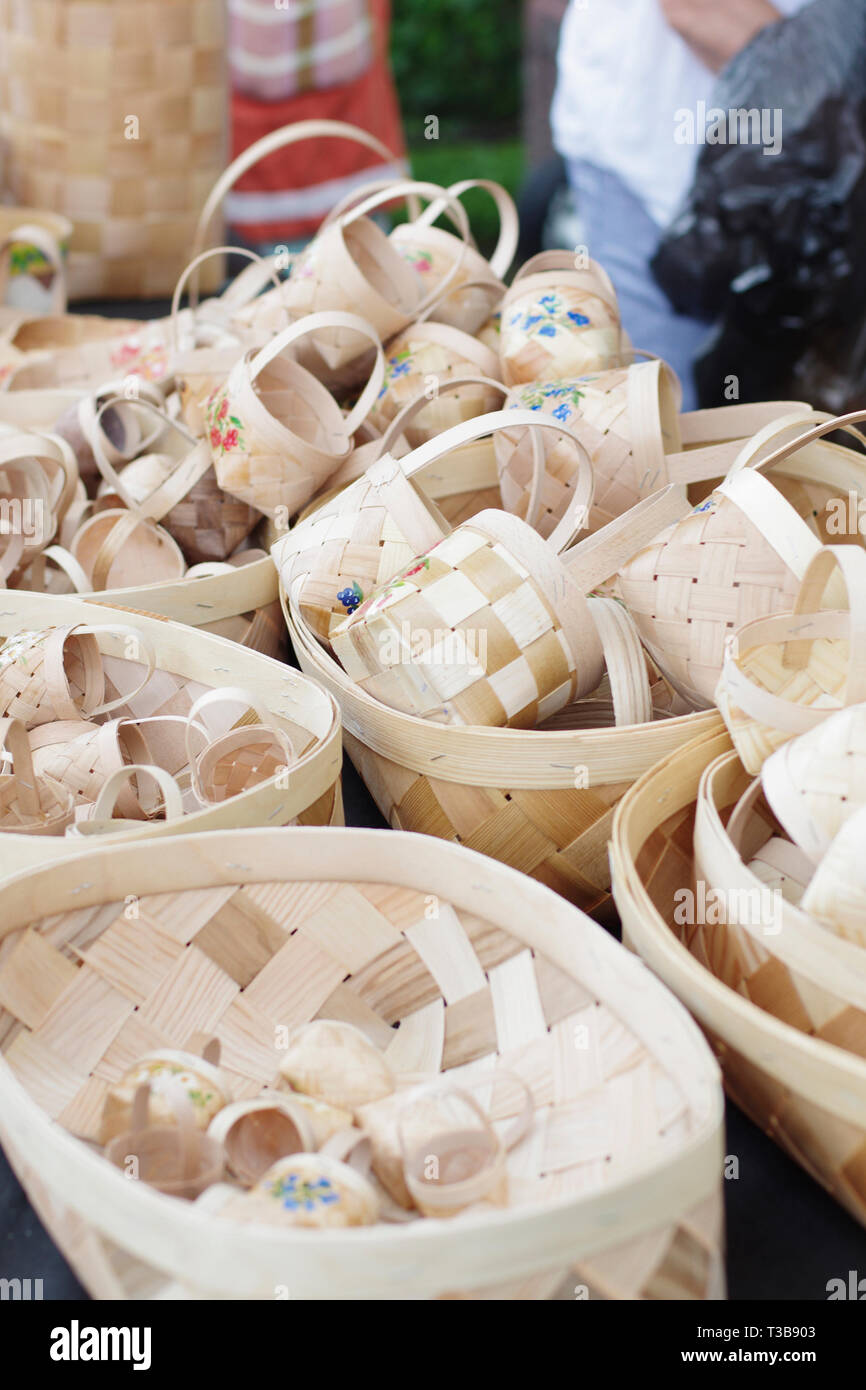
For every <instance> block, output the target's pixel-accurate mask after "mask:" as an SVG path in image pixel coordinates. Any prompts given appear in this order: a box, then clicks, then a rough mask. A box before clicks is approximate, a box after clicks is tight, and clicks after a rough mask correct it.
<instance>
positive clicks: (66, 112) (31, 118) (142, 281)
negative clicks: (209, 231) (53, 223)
mask: <svg viewBox="0 0 866 1390" xmlns="http://www.w3.org/2000/svg"><path fill="white" fill-rule="evenodd" d="M0 39H2V41H0V76H2V98H3V99H2V102H0V111H2V116H0V132H2V135H3V142H4V145H5V161H4V163H5V177H6V181H7V183H8V186H9V191H10V192H11V193H12V195H13V196H14V197H15V198H16V200H17V201H18V202H21V203H26V204H30V205H31V206H33V207H38V208H48V209H51V210H52V211H54V212H57V213H61V214H63V215H65V216H67V217H69V218H70V219H71V221H72V223H73V224H74V232H73V235H72V239H71V244H70V250H69V288H70V294H71V297H72V298H76V297H78V298H87V297H97V296H107V297H117V298H120V297H133V296H141V297H143V298H148V297H151V298H152V297H156V296H159V295H162V294H166V293H169V292H170V291H171V289H172V288H173V286H174V282H175V280H176V279H177V276H178V274H179V273H180V270H181V269H182V267H183V265H184V264H185V261H186V257H187V254H188V248H189V246H190V244H191V242H192V238H193V233H194V230H195V225H196V216H197V213H198V210H199V208H200V207H201V205H202V203H203V202H204V199H205V197H206V195H207V192H208V189H209V188H210V186H211V184H212V183H213V181H214V179H215V178H216V176H217V174H218V173H219V172H220V170H221V169H222V166H223V163H224V160H225V144H226V119H227V114H226V113H227V109H228V79H227V71H226V63H225V20H224V15H223V10H222V7H221V6H220V5H213V4H212V3H211V2H210V0H145V3H143V4H142V3H140V4H135V5H125V4H118V3H114V2H113V0H96V3H93V4H87V5H68V4H63V3H56V0H35V2H34V3H32V4H26V5H20V4H11V3H10V4H4V5H3V7H2V10H0ZM214 270H215V268H214V267H211V268H210V274H211V275H212V276H213V274H214Z"/></svg>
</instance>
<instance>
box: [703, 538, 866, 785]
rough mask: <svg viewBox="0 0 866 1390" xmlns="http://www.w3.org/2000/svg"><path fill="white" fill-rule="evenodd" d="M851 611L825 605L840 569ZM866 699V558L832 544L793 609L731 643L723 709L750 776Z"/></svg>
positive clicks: (721, 690) (751, 626)
mask: <svg viewBox="0 0 866 1390" xmlns="http://www.w3.org/2000/svg"><path fill="white" fill-rule="evenodd" d="M837 570H838V571H839V572H840V573H841V577H842V579H843V581H844V585H845V591H846V597H847V600H848V608H847V610H838V609H837V610H829V609H826V608H822V607H821V603H822V600H823V597H824V592H825V590H826V588H827V585H828V583H829V581H830V580H831V579H832V578H833V576H834V573H835V572H836V571H837ZM864 701H866V554H864V552H863V551H862V550H861V549H860V547H859V546H855V545H844V546H843V545H837V546H825V547H824V549H823V550H820V551H819V552H818V554H817V555H816V556H815V558H814V559H813V560H812V561H811V563H810V564H809V566H808V568H807V570H806V573H805V574H804V576H803V583H802V585H801V587H800V591H799V593H798V594H797V598H796V601H795V603H794V607H793V611H792V612H791V613H790V614H780V615H778V616H777V617H773V618H759V619H757V620H756V621H754V622H751V623H746V625H745V626H744V627H742V628H740V630H739V631H738V632H736V633H734V634H733V635H732V636H731V637H730V638H729V639H728V643H727V645H726V649H725V662H724V666H723V667H722V673H721V676H720V677H719V684H718V686H717V688H716V703H717V705H718V707H719V709H720V711H721V713H722V715H723V717H724V720H725V723H726V724H727V726H728V731H729V733H730V735H731V738H732V739H733V742H734V747H735V748H736V750H737V753H738V754H739V756H740V760H741V762H742V764H743V766H744V767H745V769H746V771H747V772H752V773H758V772H760V770H761V767H762V766H763V763H764V761H765V759H767V758H768V757H769V756H770V754H771V753H774V752H775V750H776V749H778V748H780V747H781V746H782V745H783V744H784V743H787V742H788V740H789V739H791V738H795V737H797V736H798V735H800V734H805V733H807V732H808V731H809V730H810V729H814V728H816V727H817V726H818V725H819V724H820V723H821V722H822V721H823V720H825V719H826V718H827V717H828V716H829V715H830V714H832V713H833V712H834V711H835V710H839V709H842V708H843V707H844V706H846V705H857V704H862V703H863V702H864Z"/></svg>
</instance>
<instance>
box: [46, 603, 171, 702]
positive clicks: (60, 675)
mask: <svg viewBox="0 0 866 1390" xmlns="http://www.w3.org/2000/svg"><path fill="white" fill-rule="evenodd" d="M101 632H107V633H111V634H113V635H114V636H119V637H125V638H126V639H127V640H132V641H134V642H135V643H136V645H137V647H138V649H139V652H140V654H141V656H142V657H143V661H144V666H145V674H144V678H143V679H142V680H141V681H140V682H139V684H138V685H137V686H136V687H135V689H134V690H132V691H128V692H127V693H126V694H125V695H120V696H118V698H117V699H115V700H107V701H103V699H102V697H103V695H104V693H105V673H104V670H103V666H102V653H101V652H100V651H99V647H98V645H97V644H96V643H95V642H94V643H89V642H83V643H82V644H81V649H82V657H83V661H84V669H85V702H84V704H83V705H82V706H81V708H79V707H78V706H77V705H76V704H74V702H73V701H72V700H71V699H70V697H69V683H68V681H67V679H66V671H65V667H64V662H63V648H64V646H65V644H66V640H67V638H68V637H71V636H76V637H96V636H98V634H99V633H101ZM135 660H136V661H138V660H139V657H136V658H135ZM44 669H45V684H46V686H47V687H48V692H49V695H50V696H51V700H52V703H53V705H54V707H55V709H56V710H57V712H58V717H59V718H60V719H95V718H97V716H99V715H101V714H108V713H109V712H110V711H111V710H114V709H119V708H120V706H121V705H125V704H128V703H129V701H130V700H134V699H135V697H136V695H139V694H140V693H141V691H142V690H143V689H144V687H145V686H146V685H147V683H148V681H149V680H150V678H151V676H152V675H153V673H154V670H155V669H156V653H155V652H154V649H153V644H152V642H151V640H150V638H149V637H145V635H144V633H142V632H139V630H138V629H137V628H134V627H128V626H127V625H126V624H125V623H93V624H89V623H74V624H73V625H72V626H71V627H61V628H53V629H52V631H51V632H50V633H49V635H48V638H47V640H46V642H45V667H44ZM88 685H89V687H90V690H91V699H95V700H96V704H95V706H93V707H92V708H91V707H89V706H90V700H88V699H87V688H88ZM61 711H65V712H61Z"/></svg>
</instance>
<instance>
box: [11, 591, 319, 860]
mask: <svg viewBox="0 0 866 1390" xmlns="http://www.w3.org/2000/svg"><path fill="white" fill-rule="evenodd" d="M202 582H204V581H202ZM3 610H4V611H3V614H2V617H0V638H6V637H9V636H12V635H15V634H27V633H32V632H33V631H34V630H35V631H40V630H41V629H42V628H43V627H44V625H45V624H46V623H49V622H53V623H57V622H59V621H64V622H65V624H66V626H67V627H68V626H72V625H75V624H82V623H84V624H91V623H92V620H93V618H94V616H95V615H96V614H97V613H99V614H100V617H101V619H102V622H101V623H99V624H94V625H93V626H92V627H91V628H90V630H91V631H92V632H93V633H94V636H93V638H92V641H93V642H94V643H95V644H96V645H97V646H98V650H99V653H100V654H101V661H102V668H103V671H104V675H105V682H106V695H107V696H108V697H109V700H110V701H111V702H112V703H114V702H116V707H115V708H114V709H113V710H112V713H113V714H114V715H115V717H117V718H123V719H128V720H134V721H136V722H137V726H142V721H143V728H144V731H145V734H144V735H143V737H145V738H146V739H149V740H151V741H153V739H154V737H155V734H154V726H153V725H148V723H147V720H148V719H149V718H152V717H154V716H168V715H170V716H173V717H177V716H185V715H186V714H188V712H189V710H190V708H191V707H192V705H193V702H194V700H195V699H196V698H197V697H198V696H199V695H203V694H204V693H205V692H206V691H207V690H209V689H214V688H217V687H223V686H225V685H226V684H227V683H231V684H233V685H234V684H237V685H238V686H242V687H244V688H247V689H251V690H252V691H254V692H255V695H256V697H257V701H258V703H259V704H261V705H263V706H264V707H265V709H266V710H267V711H268V714H269V716H270V718H271V720H272V721H273V722H274V723H275V724H276V725H277V726H278V727H279V729H280V730H282V732H283V733H284V734H285V735H286V736H287V737H288V739H289V741H290V743H291V745H292V747H293V750H294V753H295V759H296V760H295V761H294V762H293V764H292V766H291V768H290V769H289V770H288V773H286V772H285V771H283V772H282V774H281V773H280V772H276V773H275V775H274V776H271V777H269V778H268V780H267V781H265V782H262V783H260V784H259V785H253V786H250V787H249V788H248V790H246V791H243V792H241V793H240V794H239V795H237V796H234V797H231V798H230V799H227V800H223V801H220V802H219V804H217V805H210V806H207V807H204V808H199V809H196V808H195V806H194V805H193V806H192V807H189V806H188V807H187V814H186V815H185V816H184V817H183V819H182V821H181V822H177V821H170V820H169V821H143V822H142V823H141V829H140V834H141V836H142V837H147V838H148V839H150V838H153V837H161V836H166V835H172V834H177V833H178V829H179V828H180V827H181V826H182V828H183V829H184V830H188V831H189V832H192V831H194V830H199V829H201V830H205V829H208V828H221V827H227V826H240V825H257V824H271V825H287V824H289V823H291V822H298V823H299V824H302V825H303V824H325V825H330V824H341V823H342V817H343V810H342V800H341V794H340V783H339V778H340V770H341V747H340V720H339V713H338V710H337V706H336V702H335V701H334V700H333V698H332V697H331V696H330V695H329V694H327V693H326V692H325V691H323V690H321V689H320V688H319V687H318V686H317V685H315V684H314V683H313V682H311V681H309V680H307V678H306V677H305V676H302V675H300V674H299V673H298V672H297V671H295V670H293V669H292V668H290V667H288V666H284V665H283V664H282V663H280V662H275V661H272V660H269V659H268V658H267V657H265V656H262V655H260V654H259V653H258V652H255V651H252V650H247V649H245V648H243V647H241V646H238V645H237V644H236V643H233V642H230V641H228V640H226V639H225V638H220V637H217V636H214V635H212V634H210V633H204V632H201V631H198V630H196V629H193V628H189V627H182V626H180V624H177V623H172V622H169V621H167V620H165V619H162V618H156V617H151V616H148V615H146V614H140V613H130V612H122V613H120V612H114V611H113V610H111V609H109V608H103V609H102V610H100V609H96V608H95V607H94V606H93V605H92V604H91V603H88V602H85V601H84V600H82V599H77V598H66V597H62V598H54V597H51V598H48V597H45V596H43V595H41V594H28V593H24V592H17V591H10V592H8V593H7V594H5V595H4V601H3ZM110 623H117V624H119V626H117V628H116V629H115V628H113V627H111V626H107V625H108V624H110ZM130 634H131V635H132V637H133V638H134V639H136V640H135V644H134V646H133V647H132V648H131V647H130ZM85 640H86V639H85ZM148 650H151V651H152V653H153V657H154V664H155V673H154V675H153V676H152V677H151V678H150V680H148V681H147V682H146V683H144V684H143V685H142V680H143V677H144V676H145V675H146V673H147V665H146V660H145V655H146V653H147V651H148ZM131 652H132V655H131V654H130V653H131ZM72 676H73V680H74V681H75V682H76V685H75V687H74V688H73V693H74V691H75V689H78V690H80V689H81V688H82V687H81V685H80V684H78V683H77V682H78V674H77V672H76V671H73V673H72ZM82 678H83V677H82ZM139 686H141V687H142V688H141V689H140V691H138V693H136V691H137V688H138V687H139ZM87 707H88V708H90V707H91V706H90V705H88V706H87ZM76 712H77V710H76V709H74V710H73V713H76ZM61 713H62V711H61ZM229 714H231V710H229ZM78 717H79V719H80V714H79V715H78ZM205 717H206V719H207V724H208V729H209V732H211V733H213V734H218V733H222V732H225V731H226V730H227V728H228V727H229V726H228V723H227V722H226V721H227V718H228V716H227V715H226V714H223V716H222V722H217V721H216V716H215V715H214V716H212V715H211V713H210V712H209V711H208V712H206V716H205ZM244 717H245V716H242V719H243V718H244ZM253 717H255V716H253ZM179 722H180V724H181V725H182V720H181V721H179ZM232 722H234V723H237V722H238V720H237V708H235V711H234V718H233V720H232ZM247 722H251V721H250V720H249V719H247ZM40 727H44V726H40ZM129 727H130V726H128V725H127V726H126V728H127V730H128V729H129ZM166 727H167V726H166ZM86 729H87V725H84V726H83V729H77V728H75V727H74V726H73V728H71V729H68V730H67V729H64V730H63V731H62V733H63V738H62V739H61V741H60V743H59V745H58V744H57V743H55V744H51V745H50V746H49V748H48V751H49V752H50V754H51V756H52V757H54V756H55V754H57V755H59V754H60V751H61V750H62V749H63V748H64V747H68V745H69V741H70V738H71V737H72V738H74V737H76V735H78V734H80V733H81V732H86ZM37 732H38V731H37ZM100 733H101V734H103V735H104V733H105V730H104V726H102V727H101V728H100ZM161 737H162V735H161ZM165 737H166V738H167V737H168V735H167V734H166V735H165ZM172 737H173V742H172V740H169V745H168V746H173V747H174V749H175V753H174V756H175V758H176V762H175V764H174V766H169V767H168V770H169V771H170V772H172V773H176V772H177V771H180V770H181V769H182V768H183V766H184V763H185V753H184V749H183V733H182V728H181V732H180V735H179V737H175V736H172ZM36 756H37V762H38V761H39V759H40V757H41V754H40V753H37V755H36ZM64 756H65V755H64ZM135 760H136V761H139V762H146V763H147V762H151V761H153V758H152V757H151V756H149V755H148V754H147V751H146V749H143V750H142V752H141V755H140V756H137V757H136V758H135ZM112 770H114V769H113V768H110V769H109V771H112ZM150 794H151V795H152V792H151V793H150ZM121 797H123V793H121ZM124 804H125V803H124V801H123V800H121V803H120V809H121V811H123V807H124ZM133 814H135V812H133ZM139 814H140V813H139ZM33 843H34V845H35V841H34V842H33ZM84 847H85V841H84V839H78V838H76V840H74V841H73V840H68V839H64V840H61V839H56V838H53V837H52V838H50V839H42V840H40V842H39V846H38V849H37V848H33V847H30V846H29V842H28V840H24V839H21V838H19V837H16V836H14V835H5V836H3V842H2V844H0V877H4V876H5V875H6V874H8V873H10V872H15V871H17V870H18V869H19V868H20V867H21V866H22V865H23V864H29V863H34V862H39V861H40V860H45V859H48V858H51V859H55V858H58V857H63V856H65V855H68V854H78V853H80V852H81V850H82V848H84Z"/></svg>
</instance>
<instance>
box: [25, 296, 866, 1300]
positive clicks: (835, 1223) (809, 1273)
mask: <svg viewBox="0 0 866 1390" xmlns="http://www.w3.org/2000/svg"><path fill="white" fill-rule="evenodd" d="M75 307H76V310H78V311H82V312H83V311H87V312H94V313H96V312H98V313H105V314H111V315H112V316H128V317H130V318H134V317H141V316H143V315H144V314H146V315H147V316H148V317H151V316H152V317H158V316H160V315H162V314H164V313H166V312H167V309H168V305H167V304H147V305H143V304H140V303H113V304H111V305H105V304H93V305H90V304H88V305H76V306H75ZM343 791H344V798H345V805H346V823H347V824H348V825H366V826H382V825H384V824H385V822H384V821H383V820H382V817H381V816H380V815H379V812H378V810H377V808H376V806H375V804H374V803H373V800H372V798H371V797H370V795H369V793H368V792H367V790H366V788H365V787H364V785H363V783H362V782H361V781H360V779H359V778H358V776H357V774H356V772H355V770H354V768H353V767H352V765H351V763H350V762H349V761H348V759H346V763H345V771H344V781H343ZM725 1151H726V1154H727V1155H729V1156H730V1158H731V1159H736V1163H734V1162H729V1163H727V1164H726V1168H727V1169H728V1171H729V1172H730V1173H731V1174H732V1176H730V1177H728V1178H727V1179H726V1180H725V1199H726V1201H725V1205H726V1216H727V1270H728V1294H729V1297H730V1298H732V1299H745V1300H752V1299H755V1300H761V1299H822V1300H823V1299H826V1297H827V1283H828V1280H830V1279H834V1278H840V1277H841V1278H843V1279H847V1276H848V1271H849V1270H858V1271H859V1275H860V1276H861V1277H862V1276H866V1232H864V1231H863V1230H862V1229H861V1227H860V1226H859V1225H858V1224H857V1222H856V1221H854V1220H853V1219H852V1218H851V1217H850V1216H848V1215H847V1213H846V1212H845V1211H843V1209H842V1208H841V1207H840V1206H839V1205H838V1204H837V1203H836V1202H834V1201H833V1200H832V1198H830V1197H829V1196H828V1195H827V1194H826V1193H825V1192H824V1191H823V1189H822V1188H820V1187H818V1186H817V1184H815V1183H814V1182H812V1180H811V1179H810V1178H809V1177H807V1176H806V1174H805V1173H804V1172H803V1170H802V1169H801V1168H799V1167H798V1166H797V1164H796V1163H794V1162H793V1161H792V1160H791V1159H789V1158H787V1157H786V1156H785V1155H784V1154H783V1153H782V1152H781V1150H780V1149H778V1148H777V1147H776V1145H775V1144H774V1143H773V1141H772V1140H771V1139H769V1138H768V1137H767V1136H766V1135H765V1134H763V1133H762V1132H761V1131H760V1130H759V1129H758V1128H757V1127H756V1126H755V1125H753V1124H752V1123H751V1121H750V1120H748V1119H747V1118H746V1116H745V1115H744V1114H743V1113H742V1111H741V1110H739V1109H738V1107H737V1106H736V1105H733V1104H732V1103H731V1102H730V1101H728V1102H727V1142H726V1146H725ZM734 1173H736V1176H733V1174H734ZM15 1277H18V1278H21V1279H26V1278H31V1279H42V1280H43V1292H44V1297H45V1298H46V1299H84V1298H86V1297H87V1294H86V1292H85V1290H84V1289H83V1288H82V1287H81V1285H80V1284H79V1282H78V1280H77V1279H76V1277H75V1275H74V1274H73V1272H72V1270H71V1269H70V1268H69V1266H68V1265H67V1263H66V1261H65V1260H64V1258H63V1256H62V1255H61V1254H60V1253H59V1251H58V1250H57V1249H56V1248H55V1246H54V1244H53V1242H52V1241H51V1238H50V1237H49V1236H48V1234H47V1233H46V1231H45V1229H44V1228H43V1226H42V1224H41V1223H40V1221H39V1219H38V1217H37V1216H36V1215H35V1213H34V1212H33V1210H32V1208H31V1206H30V1204H29V1202H28V1201H27V1198H26V1196H25V1194H24V1193H23V1191H22V1190H21V1187H20V1185H19V1184H18V1182H17V1180H16V1178H15V1176H14V1174H13V1173H12V1171H11V1169H10V1168H9V1165H8V1163H7V1162H6V1159H5V1157H4V1156H3V1153H2V1150H0V1278H15Z"/></svg>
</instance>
